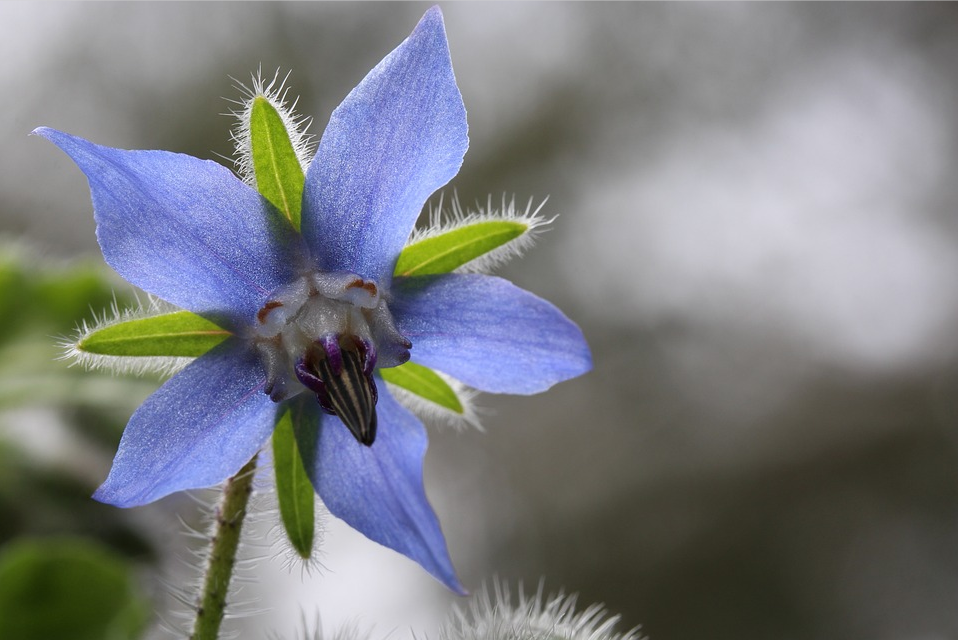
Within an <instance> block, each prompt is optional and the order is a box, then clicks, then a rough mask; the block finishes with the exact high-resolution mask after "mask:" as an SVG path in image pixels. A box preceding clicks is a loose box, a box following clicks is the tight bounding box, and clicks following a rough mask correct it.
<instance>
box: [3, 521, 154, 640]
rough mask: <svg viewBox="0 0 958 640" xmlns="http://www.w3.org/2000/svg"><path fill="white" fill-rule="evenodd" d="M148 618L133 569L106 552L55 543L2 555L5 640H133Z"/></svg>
mask: <svg viewBox="0 0 958 640" xmlns="http://www.w3.org/2000/svg"><path fill="white" fill-rule="evenodd" d="M148 615H149V612H148V607H147V603H146V601H145V599H144V598H143V596H142V595H141V594H140V593H139V592H138V591H137V589H136V588H135V582H134V580H133V577H132V575H131V571H130V568H129V567H128V566H127V565H126V564H125V563H124V562H123V561H122V560H121V559H120V558H119V557H117V556H115V555H113V553H112V552H110V551H108V550H107V549H106V548H104V547H101V546H99V545H96V544H94V543H92V542H89V541H85V540H83V539H80V538H49V539H42V540H23V541H20V542H16V543H11V544H9V545H8V546H7V547H5V548H4V549H3V550H2V553H0V640H50V639H51V638H70V639H71V640H133V639H134V638H139V637H142V633H143V631H144V630H145V626H146V622H147V619H148Z"/></svg>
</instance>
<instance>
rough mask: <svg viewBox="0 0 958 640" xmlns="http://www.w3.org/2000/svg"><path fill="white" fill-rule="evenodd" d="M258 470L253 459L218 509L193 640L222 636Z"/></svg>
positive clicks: (231, 481) (226, 490) (233, 480)
mask: <svg viewBox="0 0 958 640" xmlns="http://www.w3.org/2000/svg"><path fill="white" fill-rule="evenodd" d="M255 470H256V456H253V459H252V460H250V461H249V462H247V463H246V466H244V467H243V468H242V469H240V470H239V473H237V474H236V475H235V476H233V477H232V478H230V479H229V480H227V481H226V486H225V487H224V488H223V497H222V499H221V500H220V504H219V506H217V508H216V530H215V533H214V535H213V540H212V541H211V543H210V558H209V562H208V563H207V565H206V577H205V578H204V580H203V593H202V597H201V600H200V606H199V607H198V608H197V610H196V621H195V622H194V624H193V634H192V635H191V636H190V640H216V638H217V637H218V636H219V632H220V624H221V623H222V622H223V613H224V612H225V610H226V594H227V592H228V591H229V586H230V577H231V576H232V575H233V565H235V564H236V550H237V548H239V540H240V532H241V530H242V528H243V519H244V518H245V517H246V505H247V503H248V502H249V496H250V494H251V493H252V491H253V475H254V471H255Z"/></svg>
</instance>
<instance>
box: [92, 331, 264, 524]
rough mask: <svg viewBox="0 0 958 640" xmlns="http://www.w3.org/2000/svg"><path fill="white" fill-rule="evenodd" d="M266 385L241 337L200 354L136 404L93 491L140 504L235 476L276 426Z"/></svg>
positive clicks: (97, 495) (112, 500)
mask: <svg viewBox="0 0 958 640" xmlns="http://www.w3.org/2000/svg"><path fill="white" fill-rule="evenodd" d="M264 385H265V374H264V373H263V368H262V365H261V364H260V363H259V359H258V358H256V357H255V356H254V355H253V354H251V353H250V352H249V351H248V350H247V349H246V347H245V346H243V345H242V343H240V342H239V340H237V339H235V338H231V339H229V340H227V341H226V342H224V343H223V344H221V345H220V346H218V347H216V348H215V349H213V350H212V351H210V352H209V353H207V354H205V355H203V356H201V357H200V358H198V359H197V360H195V361H194V362H192V363H191V364H190V365H189V366H188V367H186V369H184V370H183V371H181V372H180V373H178V374H176V375H175V376H173V377H172V378H171V379H170V380H168V381H167V382H166V383H165V384H164V385H163V386H162V387H160V388H159V389H157V391H156V392H155V393H154V394H153V395H152V396H150V397H149V398H148V399H147V400H146V402H145V403H143V405H142V406H141V407H140V408H139V409H137V410H136V412H135V413H134V414H133V417H131V418H130V422H129V424H127V426H126V430H125V431H124V432H123V438H122V439H121V440H120V448H119V450H118V451H117V454H116V458H115V459H114V460H113V469H112V470H111V471H110V475H109V477H107V479H106V482H104V483H103V485H102V486H101V487H100V488H99V489H97V491H96V493H95V494H94V496H93V497H94V498H96V499H97V500H99V501H101V502H106V503H109V504H114V505H116V506H118V507H135V506H138V505H141V504H146V503H148V502H153V501H154V500H158V499H159V498H162V497H163V496H166V495H168V494H171V493H173V492H175V491H183V490H185V489H199V488H202V487H209V486H212V485H215V484H217V483H219V482H222V481H223V480H225V479H227V478H228V477H230V476H232V475H233V474H235V473H236V472H237V471H239V470H240V468H242V466H243V465H244V464H246V463H247V462H249V460H250V458H252V457H253V455H254V454H255V453H256V452H257V451H258V450H259V449H260V447H262V445H263V443H264V442H265V441H266V440H267V438H269V436H270V434H271V433H272V431H273V427H274V423H275V414H276V407H277V405H276V404H275V403H273V401H272V400H270V399H269V396H267V395H266V394H265V393H263V386H264Z"/></svg>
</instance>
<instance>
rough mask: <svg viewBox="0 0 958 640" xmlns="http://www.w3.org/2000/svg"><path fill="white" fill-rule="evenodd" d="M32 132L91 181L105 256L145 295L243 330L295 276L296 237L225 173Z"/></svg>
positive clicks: (179, 158)
mask: <svg viewBox="0 0 958 640" xmlns="http://www.w3.org/2000/svg"><path fill="white" fill-rule="evenodd" d="M35 133H37V134H38V135H41V136H43V137H45V138H47V139H48V140H50V141H51V142H53V143H54V144H56V145H57V146H58V147H60V148H61V149H62V150H63V151H65V152H66V153H67V154H68V155H69V156H70V157H71V158H72V159H73V160H74V162H76V163H77V165H78V166H79V167H80V169H81V170H82V171H83V173H85V174H86V177H87V180H88V181H89V183H90V191H91V193H92V196H93V214H94V218H95V219H96V223H97V239H98V240H99V242H100V247H101V248H102V249H103V256H104V258H106V261H107V263H108V264H109V265H110V266H111V267H113V268H114V269H115V270H116V271H117V273H119V274H120V275H121V276H123V277H124V278H125V279H126V280H128V281H129V282H131V283H133V284H134V285H136V286H138V287H140V288H141V289H143V290H145V291H148V292H149V293H152V294H154V295H156V296H159V297H160V298H162V299H164V300H166V301H167V302H171V303H173V304H175V305H177V306H179V307H183V308H184V309H188V310H190V311H193V312H195V313H200V314H203V315H206V316H207V317H211V318H212V319H214V320H218V319H225V320H224V321H225V322H226V323H227V324H231V325H232V326H231V327H230V328H233V329H236V328H238V327H239V326H242V324H245V323H248V322H249V321H250V320H252V318H253V317H255V314H256V312H257V311H258V310H259V308H260V307H261V306H262V303H263V302H264V300H265V298H266V296H267V295H268V294H269V293H270V292H271V291H272V290H273V289H275V288H276V287H278V286H279V285H281V284H285V283H287V282H289V281H291V280H292V279H293V278H294V275H293V272H294V269H295V268H296V266H297V265H296V261H295V260H294V259H293V256H295V253H296V251H295V246H296V243H297V242H299V240H298V239H297V238H296V235H295V233H294V232H293V231H292V229H291V228H287V229H283V228H282V226H281V224H278V223H277V222H276V221H277V220H278V218H279V216H275V215H271V214H270V213H269V212H268V209H267V208H266V207H268V206H269V205H268V204H267V203H266V201H265V200H264V199H263V198H262V197H260V195H259V194H257V193H256V192H255V191H254V190H253V189H251V188H250V187H248V186H246V185H245V184H243V183H242V182H241V181H240V180H239V179H237V178H236V176H234V175H233V174H232V173H231V172H230V171H229V170H228V169H226V168H225V167H223V166H221V165H219V164H216V163H215V162H212V161H204V160H199V159H197V158H193V157H191V156H187V155H182V154H176V153H169V152H166V151H124V150H121V149H112V148H109V147H101V146H99V145H95V144H93V143H91V142H87V141H86V140H83V139H81V138H77V137H74V136H71V135H68V134H65V133H62V132H60V131H55V130H53V129H47V128H41V129H37V130H36V131H35Z"/></svg>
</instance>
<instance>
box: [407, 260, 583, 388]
mask: <svg viewBox="0 0 958 640" xmlns="http://www.w3.org/2000/svg"><path fill="white" fill-rule="evenodd" d="M393 296H394V299H393V301H392V303H391V304H390V309H391V310H392V313H393V316H394V318H395V320H396V326H397V328H398V329H399V331H400V333H402V334H403V335H404V336H406V337H407V338H409V340H410V341H412V349H411V350H410V353H411V354H412V360H414V361H415V362H418V363H419V364H423V365H426V366H427V367H433V368H435V369H438V370H440V371H443V372H445V373H448V374H449V375H451V376H452V377H454V378H456V379H458V380H461V381H462V382H464V383H466V384H467V385H469V386H472V387H475V388H476V389H479V390H481V391H490V392H493V393H522V394H528V393H538V392H539V391H544V390H546V389H548V388H549V387H551V386H552V385H554V384H555V383H557V382H561V381H563V380H567V379H569V378H573V377H575V376H578V375H581V374H583V373H585V372H586V371H588V370H589V369H591V368H592V357H591V356H590V354H589V347H588V345H587V344H586V342H585V338H584V337H583V336H582V332H581V331H580V330H579V327H577V326H576V325H575V324H574V323H573V322H572V321H571V320H569V319H568V318H566V317H565V316H564V315H563V314H562V312H561V311H559V310H558V309H557V308H556V307H554V306H553V305H552V304H550V303H548V302H546V301H545V300H543V299H542V298H539V297H537V296H534V295H533V294H531V293H529V292H528V291H524V290H522V289H520V288H518V287H516V286H515V285H513V284H511V283H510V282H508V281H506V280H503V279H502V278H496V277H493V276H485V275H475V274H446V275H442V276H430V277H420V278H397V279H396V281H395V283H394V285H393Z"/></svg>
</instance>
